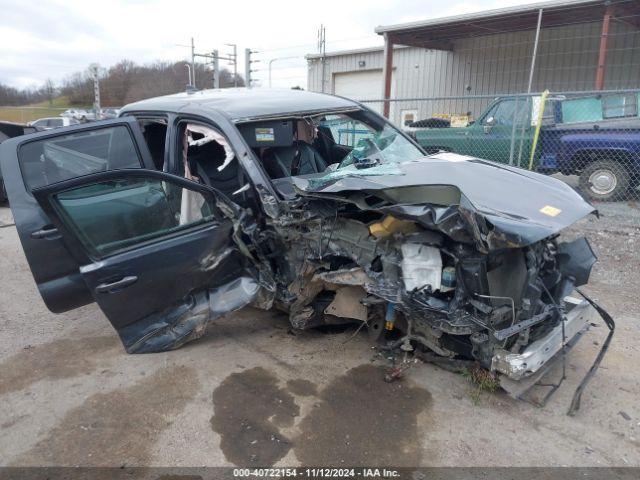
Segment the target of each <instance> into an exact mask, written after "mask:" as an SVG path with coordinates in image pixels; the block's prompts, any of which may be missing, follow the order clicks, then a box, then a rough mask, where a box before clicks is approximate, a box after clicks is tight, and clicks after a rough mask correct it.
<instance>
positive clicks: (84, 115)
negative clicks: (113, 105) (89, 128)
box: [60, 108, 96, 122]
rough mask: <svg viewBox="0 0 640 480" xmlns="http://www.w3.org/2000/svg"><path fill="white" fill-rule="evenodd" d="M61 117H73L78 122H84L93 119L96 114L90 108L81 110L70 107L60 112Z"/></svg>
mask: <svg viewBox="0 0 640 480" xmlns="http://www.w3.org/2000/svg"><path fill="white" fill-rule="evenodd" d="M60 116H61V117H66V118H74V119H76V120H78V121H80V122H86V121H89V120H95V119H96V114H95V113H94V112H92V111H90V110H83V109H80V108H70V109H68V110H65V111H64V112H62V113H61V114H60Z"/></svg>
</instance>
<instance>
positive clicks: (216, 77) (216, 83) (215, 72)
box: [211, 50, 220, 88]
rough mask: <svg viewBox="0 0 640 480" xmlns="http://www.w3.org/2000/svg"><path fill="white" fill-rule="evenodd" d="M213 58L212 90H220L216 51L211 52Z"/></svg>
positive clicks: (218, 61) (218, 63)
mask: <svg viewBox="0 0 640 480" xmlns="http://www.w3.org/2000/svg"><path fill="white" fill-rule="evenodd" d="M212 56H213V58H212V59H211V61H212V62H213V88H220V57H219V56H218V50H214V51H213V52H212Z"/></svg>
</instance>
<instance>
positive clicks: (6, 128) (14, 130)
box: [0, 121, 39, 203]
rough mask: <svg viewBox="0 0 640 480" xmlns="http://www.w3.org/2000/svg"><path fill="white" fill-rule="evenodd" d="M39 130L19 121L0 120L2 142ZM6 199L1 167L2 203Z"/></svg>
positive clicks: (0, 141)
mask: <svg viewBox="0 0 640 480" xmlns="http://www.w3.org/2000/svg"><path fill="white" fill-rule="evenodd" d="M38 130H39V129H38V128H36V127H32V126H29V125H20V124H19V123H13V122H2V121H0V143H2V142H4V141H5V140H7V139H9V138H13V137H19V136H20V135H25V134H27V133H34V132H36V131H38ZM6 201H7V192H6V190H5V188H4V181H3V178H2V168H1V167H0V203H5V202H6Z"/></svg>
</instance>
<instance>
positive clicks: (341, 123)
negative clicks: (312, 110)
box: [320, 115, 375, 148]
mask: <svg viewBox="0 0 640 480" xmlns="http://www.w3.org/2000/svg"><path fill="white" fill-rule="evenodd" d="M320 126H321V127H327V128H329V129H330V130H331V135H333V139H334V141H335V142H336V143H337V144H338V145H342V146H343V147H352V148H353V147H355V146H356V145H357V144H358V142H359V141H360V140H362V139H364V138H372V137H373V136H374V134H375V131H374V130H372V129H371V128H370V127H369V126H367V125H366V124H364V123H362V122H360V121H358V120H353V119H351V118H348V117H341V116H338V115H328V116H327V117H326V118H325V120H323V121H322V122H321V123H320Z"/></svg>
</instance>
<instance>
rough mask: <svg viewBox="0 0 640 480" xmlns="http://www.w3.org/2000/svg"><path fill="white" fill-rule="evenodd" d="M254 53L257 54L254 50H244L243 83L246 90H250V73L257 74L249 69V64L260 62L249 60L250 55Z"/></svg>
mask: <svg viewBox="0 0 640 480" xmlns="http://www.w3.org/2000/svg"><path fill="white" fill-rule="evenodd" d="M254 53H258V52H257V51H256V50H251V49H250V48H245V49H244V76H245V83H246V87H247V88H251V72H257V70H252V69H251V64H252V63H256V62H259V61H260V60H251V55H252V54H254Z"/></svg>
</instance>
